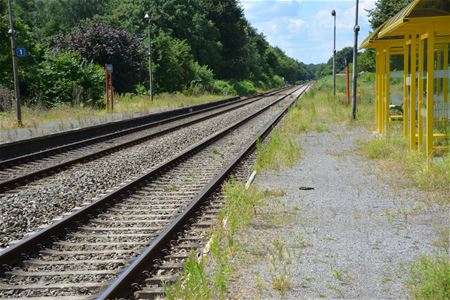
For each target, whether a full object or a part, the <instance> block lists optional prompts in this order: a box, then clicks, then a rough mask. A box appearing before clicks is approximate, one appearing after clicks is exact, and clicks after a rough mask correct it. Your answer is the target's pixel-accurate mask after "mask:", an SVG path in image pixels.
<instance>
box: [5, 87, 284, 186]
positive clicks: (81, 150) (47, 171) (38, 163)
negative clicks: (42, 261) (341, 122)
mask: <svg viewBox="0 0 450 300" xmlns="http://www.w3.org/2000/svg"><path fill="white" fill-rule="evenodd" d="M276 92H277V91H272V92H268V93H265V94H262V95H258V96H255V97H250V98H247V99H237V100H233V101H230V102H226V103H223V104H220V105H218V106H214V107H208V108H205V109H202V110H198V111H195V112H190V113H187V114H183V115H178V116H174V117H170V118H167V119H164V120H159V121H156V122H151V123H149V124H144V125H139V126H136V127H132V128H127V129H124V130H120V131H117V132H113V133H109V134H105V135H100V136H96V137H92V138H89V139H85V140H81V141H77V142H73V143H69V144H65V145H61V146H58V147H54V148H50V149H46V150H41V151H38V152H36V153H29V154H26V155H21V156H19V157H14V158H9V159H5V160H2V161H0V192H5V191H7V190H10V189H13V188H16V187H19V186H21V185H24V184H27V183H28V182H30V181H32V180H34V179H41V178H42V177H44V176H48V175H51V174H53V173H55V172H58V171H61V170H64V169H66V168H68V167H70V166H72V165H74V164H77V163H80V162H86V161H89V160H93V159H97V158H99V157H103V156H105V155H108V154H111V153H114V152H117V151H120V150H123V149H125V148H128V147H132V146H134V145H137V144H140V143H143V142H146V141H148V140H150V139H153V138H155V137H157V136H161V135H164V134H167V133H170V132H173V131H175V130H177V129H180V128H183V127H186V126H190V125H193V124H196V123H199V122H202V121H205V120H207V119H211V118H213V117H215V116H218V115H220V114H224V113H226V112H230V111H233V110H236V109H239V108H242V107H244V106H247V105H250V104H251V103H254V102H256V101H258V100H260V99H261V98H263V97H266V96H270V95H273V94H274V93H276Z"/></svg>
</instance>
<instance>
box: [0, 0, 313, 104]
mask: <svg viewBox="0 0 450 300" xmlns="http://www.w3.org/2000/svg"><path fill="white" fill-rule="evenodd" d="M13 3H14V11H15V16H16V21H15V23H16V24H15V25H16V32H17V33H18V34H17V37H18V45H19V46H24V47H27V49H28V53H29V55H28V57H26V58H22V59H20V60H19V70H20V72H21V73H20V77H21V79H22V85H23V87H22V94H23V96H24V98H25V99H27V98H30V99H31V100H28V103H35V102H36V101H35V98H36V95H35V94H34V93H35V92H36V85H35V86H33V87H32V86H31V85H30V84H28V82H29V81H30V80H31V81H32V82H36V81H39V80H40V79H37V78H31V77H32V76H33V77H35V76H36V75H37V74H36V73H34V69H36V68H37V66H38V65H40V64H41V62H42V61H45V60H47V58H46V57H45V53H47V52H51V51H54V50H58V51H59V50H64V51H74V52H77V53H79V54H81V56H82V57H83V58H85V59H87V60H88V61H92V62H94V63H96V64H99V65H101V66H103V65H104V64H105V63H112V64H113V65H114V76H113V80H114V82H113V83H114V87H115V89H116V91H118V92H120V93H130V92H131V93H133V92H135V90H136V88H135V87H136V86H137V85H138V84H143V83H144V86H147V84H146V83H147V82H148V80H149V72H148V56H147V55H146V52H147V47H148V43H149V40H148V38H147V33H148V31H147V30H148V28H149V23H148V20H145V19H144V18H143V16H144V15H145V13H149V14H150V15H151V18H152V19H151V23H150V28H151V35H152V46H153V52H152V62H153V66H154V68H153V74H154V75H155V76H154V83H155V84H154V86H155V90H156V92H158V93H162V92H175V91H187V92H188V93H190V94H198V93H204V92H218V93H228V94H236V92H237V91H236V90H239V93H240V94H242V95H247V94H251V93H254V92H256V89H268V88H272V87H277V86H280V85H282V84H284V83H285V82H287V83H296V82H299V81H304V80H307V79H312V78H313V77H314V72H312V71H311V69H312V68H310V66H306V65H304V64H302V63H300V62H298V61H296V60H294V59H292V58H290V57H288V56H287V55H286V54H285V53H284V52H283V51H282V50H281V49H279V48H274V47H272V46H271V45H270V44H269V43H268V42H267V40H266V38H265V37H264V35H263V34H261V33H258V32H257V30H256V29H254V28H252V27H251V26H250V24H249V23H248V21H247V20H246V18H245V16H244V14H243V9H242V6H241V4H240V2H239V1H238V0H186V1H179V0H141V1H135V0H102V1H97V0H16V1H13ZM0 21H1V22H0V84H2V85H4V86H6V87H8V88H11V87H12V75H11V73H12V72H11V70H12V68H11V56H10V49H9V41H8V36H7V29H8V26H7V23H8V22H7V13H6V1H5V0H0ZM47 63H49V62H48V61H47ZM31 74H32V75H31ZM28 77H30V78H28ZM216 80H220V81H216ZM41 81H42V80H41ZM224 82H231V83H232V84H231V86H230V84H225V83H224ZM139 93H143V89H142V88H141V89H140V91H139Z"/></svg>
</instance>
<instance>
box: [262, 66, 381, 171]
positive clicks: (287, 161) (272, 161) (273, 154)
mask: <svg viewBox="0 0 450 300" xmlns="http://www.w3.org/2000/svg"><path fill="white" fill-rule="evenodd" d="M373 82H374V77H373V75H372V74H366V75H365V76H363V80H361V82H360V84H359V91H360V92H359V94H358V99H359V101H358V102H359V103H358V107H359V109H358V116H359V117H358V120H356V121H353V120H352V119H351V109H350V106H347V105H346V104H345V101H344V98H345V97H344V94H343V92H339V93H337V96H336V97H334V96H333V95H332V80H331V77H325V78H323V79H321V80H319V81H318V82H317V83H316V85H315V87H313V88H312V89H310V90H309V91H308V92H307V93H306V94H305V95H304V96H303V97H302V98H301V99H299V100H298V102H297V104H296V105H294V107H292V108H291V109H290V110H289V112H288V114H287V115H286V117H285V118H284V119H283V121H282V122H281V124H280V126H279V127H278V128H276V129H275V130H274V131H273V133H272V134H271V136H270V138H269V140H268V142H267V143H265V144H258V157H257V161H256V169H257V170H258V171H262V170H280V169H281V168H283V167H290V166H292V165H293V164H294V163H295V161H297V160H298V159H299V158H300V157H301V153H302V151H301V145H300V142H299V139H298V134H300V133H304V132H309V131H315V132H324V131H327V130H329V128H330V127H331V126H336V125H341V126H354V125H357V124H359V125H364V126H371V125H372V123H373V122H372V120H373V119H374V104H373V103H372V102H373V99H374V93H373V91H372V88H371V87H372V85H373ZM337 83H338V87H339V88H338V91H340V90H342V88H341V86H342V85H343V84H344V83H345V82H344V78H338V81H337Z"/></svg>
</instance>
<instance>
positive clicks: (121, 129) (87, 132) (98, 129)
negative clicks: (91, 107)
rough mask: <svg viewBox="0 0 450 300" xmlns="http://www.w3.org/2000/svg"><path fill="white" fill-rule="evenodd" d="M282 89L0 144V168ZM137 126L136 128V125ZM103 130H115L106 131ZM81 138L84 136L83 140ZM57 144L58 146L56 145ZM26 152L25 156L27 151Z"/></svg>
mask: <svg viewBox="0 0 450 300" xmlns="http://www.w3.org/2000/svg"><path fill="white" fill-rule="evenodd" d="M278 90H280V88H279V89H274V90H270V91H267V92H264V93H261V94H258V95H254V96H251V97H248V98H240V97H232V98H228V99H224V100H219V101H214V102H209V103H203V104H198V105H194V106H189V107H185V108H177V109H174V110H169V111H164V112H160V113H154V114H150V115H147V116H142V117H137V118H132V119H127V120H122V121H113V122H109V123H105V124H99V125H95V126H90V127H85V128H79V129H75V130H69V131H65V132H60V133H55V134H49V135H45V136H38V137H35V138H30V139H26V140H19V141H15V142H10V143H5V144H1V143H0V153H1V155H0V167H1V166H2V165H1V164H3V163H7V162H11V161H12V160H14V159H15V158H19V157H20V158H22V159H25V158H27V157H29V158H31V157H32V156H33V155H45V154H46V153H48V151H50V150H57V149H63V147H64V146H69V147H70V146H75V145H76V144H77V143H82V142H85V141H91V140H92V141H95V139H100V138H103V137H106V138H110V137H111V135H114V134H117V135H119V134H129V133H132V132H133V130H134V129H135V130H134V131H139V130H142V128H144V127H143V126H154V125H155V124H156V125H158V124H163V123H164V122H166V121H169V122H170V121H173V120H175V119H174V118H179V119H180V118H183V117H185V116H191V115H193V114H192V113H197V112H198V113H202V112H205V111H208V110H211V109H216V108H219V107H223V106H227V105H231V104H233V103H237V102H239V101H245V100H248V99H251V98H256V97H262V96H266V95H268V94H270V93H274V92H277V91H278ZM134 123H136V125H133V124H134ZM104 127H112V128H111V129H109V131H107V132H106V133H105V132H104V131H106V129H105V128H104ZM80 136H81V137H80ZM47 139H52V140H54V141H52V142H48V141H47ZM68 141H70V142H68ZM37 143H39V144H40V145H43V146H41V147H40V149H39V150H33V151H32V152H28V151H29V149H34V148H36V145H35V144H37ZM54 144H55V145H54ZM21 149H22V150H24V151H25V152H26V153H24V154H23V153H22V152H24V151H19V150H21ZM10 152H15V153H22V154H19V155H17V154H15V153H14V154H11V153H10Z"/></svg>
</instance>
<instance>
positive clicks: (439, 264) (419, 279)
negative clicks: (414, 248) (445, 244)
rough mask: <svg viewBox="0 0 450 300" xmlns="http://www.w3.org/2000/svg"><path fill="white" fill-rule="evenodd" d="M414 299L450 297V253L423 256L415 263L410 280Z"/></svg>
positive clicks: (438, 299) (437, 299)
mask: <svg viewBox="0 0 450 300" xmlns="http://www.w3.org/2000/svg"><path fill="white" fill-rule="evenodd" d="M408 285H409V287H410V291H411V296H412V297H413V298H414V299H433V300H441V299H442V300H444V299H450V263H449V260H448V255H442V256H437V257H436V258H429V257H422V258H420V259H419V260H417V261H416V262H414V263H413V265H412V266H411V269H410V278H409V281H408Z"/></svg>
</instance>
